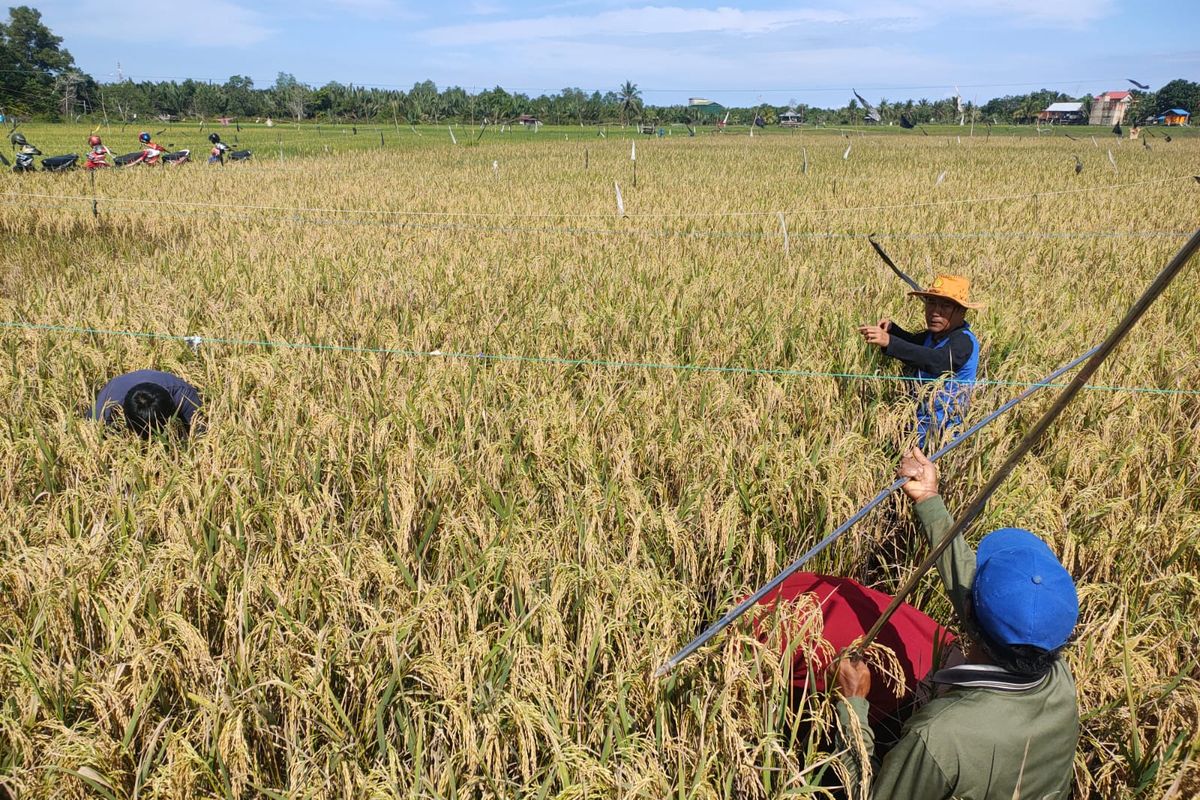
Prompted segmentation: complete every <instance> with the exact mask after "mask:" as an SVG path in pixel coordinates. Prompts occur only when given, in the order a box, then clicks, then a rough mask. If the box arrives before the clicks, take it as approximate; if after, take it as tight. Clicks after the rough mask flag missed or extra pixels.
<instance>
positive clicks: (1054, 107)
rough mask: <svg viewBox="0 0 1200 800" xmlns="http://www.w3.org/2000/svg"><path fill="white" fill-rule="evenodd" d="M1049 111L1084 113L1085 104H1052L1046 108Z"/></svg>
mask: <svg viewBox="0 0 1200 800" xmlns="http://www.w3.org/2000/svg"><path fill="white" fill-rule="evenodd" d="M1046 110H1047V111H1082V110H1083V103H1051V104H1050V105H1048V106H1046Z"/></svg>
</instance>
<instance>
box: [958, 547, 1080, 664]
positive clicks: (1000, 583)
mask: <svg viewBox="0 0 1200 800" xmlns="http://www.w3.org/2000/svg"><path fill="white" fill-rule="evenodd" d="M971 594H972V599H973V601H974V606H975V608H974V611H975V619H976V621H977V622H978V623H979V627H980V629H981V630H982V632H983V633H984V634H985V635H986V636H987V637H988V638H989V639H991V640H992V641H995V642H998V643H1000V644H1003V645H1008V646H1010V647H1011V646H1014V645H1032V646H1033V647H1039V648H1041V649H1042V650H1056V649H1058V648H1059V647H1062V646H1063V645H1064V644H1066V643H1067V640H1068V639H1070V638H1071V632H1072V631H1073V630H1075V623H1076V622H1078V621H1079V597H1078V595H1077V594H1076V593H1075V582H1074V581H1073V580H1071V575H1070V573H1068V572H1067V570H1066V568H1065V567H1063V565H1062V564H1061V563H1060V562H1059V560H1058V558H1056V557H1055V555H1054V553H1052V552H1051V551H1050V548H1049V547H1047V546H1046V543H1045V542H1043V541H1042V540H1041V539H1039V538H1038V537H1036V536H1034V535H1033V534H1032V533H1030V532H1029V531H1027V530H1024V529H1022V528H1000V529H999V530H995V531H992V532H991V533H989V534H988V535H987V536H985V537H983V541H981V542H980V543H979V551H978V554H977V555H976V559H975V582H974V584H973V585H972V587H971Z"/></svg>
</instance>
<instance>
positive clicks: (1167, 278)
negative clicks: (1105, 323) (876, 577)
mask: <svg viewBox="0 0 1200 800" xmlns="http://www.w3.org/2000/svg"><path fill="white" fill-rule="evenodd" d="M1198 249H1200V230H1197V231H1196V232H1195V233H1193V234H1192V237H1191V238H1190V239H1188V240H1187V243H1186V244H1184V246H1183V248H1182V249H1181V250H1180V251H1179V252H1178V253H1176V254H1175V257H1174V258H1172V259H1171V261H1170V262H1169V263H1168V264H1167V266H1166V267H1164V268H1163V271H1162V272H1160V273H1159V274H1158V277H1156V278H1155V279H1154V281H1153V282H1152V283H1151V284H1150V286H1149V287H1147V288H1146V291H1145V292H1143V293H1142V296H1141V297H1139V298H1138V299H1137V302H1135V303H1134V304H1133V305H1132V306H1131V307H1130V308H1129V311H1127V312H1126V313H1125V317H1124V318H1123V319H1122V320H1121V321H1120V322H1119V323H1117V327H1115V328H1113V330H1112V332H1111V333H1109V334H1108V338H1106V339H1105V340H1104V341H1103V342H1102V343H1101V344H1100V345H1099V346H1098V347H1097V348H1095V351H1094V355H1092V357H1091V358H1090V359H1089V360H1088V362H1087V363H1086V364H1084V365H1083V369H1081V370H1080V371H1079V372H1078V373H1077V374H1076V375H1075V377H1074V378H1073V379H1072V380H1071V383H1070V384H1068V385H1067V388H1066V389H1064V390H1063V393H1062V394H1060V395H1059V396H1058V399H1057V400H1055V401H1054V405H1052V406H1050V408H1049V409H1048V410H1047V411H1046V413H1045V414H1043V415H1042V418H1041V419H1039V420H1038V421H1037V423H1036V424H1035V425H1034V426H1033V428H1031V429H1030V431H1029V433H1027V434H1025V438H1023V439H1022V440H1021V441H1020V443H1019V444H1018V445H1017V447H1016V449H1014V450H1013V451H1012V453H1010V454H1009V456H1008V458H1007V459H1005V461H1004V463H1003V464H1002V465H1000V469H998V470H996V473H995V474H994V475H992V478H991V480H989V481H988V482H987V484H986V485H985V486H984V487H983V488H982V489H980V490H979V492H978V493H977V494H976V495H975V497H974V498H973V499H972V500H971V502H970V503H968V504H967V506H966V508H965V509H964V511H963V512H962V514H961V515H960V516H959V518H958V519H957V520H956V521H955V523H954V524H953V525H952V526H950V530H948V531H946V535H945V536H943V537H942V539H941V541H939V542H938V543H937V545H935V546H934V548H933V549H932V550H930V551H929V555H927V556H926V557H925V560H924V561H922V562H921V564H920V565H919V566H918V567H917V568H916V570H914V571H913V573H912V575H911V576H910V577H909V579H908V580H907V581H905V583H904V585H903V586H902V587H900V591H898V592H896V596H895V597H894V598H892V602H891V603H890V604H889V605H888V607H887V608H886V609H885V610H884V612H883V614H882V615H881V616H880V617H879V619H877V620H876V621H875V624H874V625H872V626H871V629H870V630H869V631H867V632H866V634H865V635H864V636H863V638H862V640H861V641H859V642H858V643H857V644H856V645H855V653H856V654H861V653H862V651H863V650H864V649H865V648H866V647H867V646H868V645H869V644H870V643H871V642H872V641H874V640H875V637H876V636H878V635H879V631H880V630H882V629H883V626H884V625H886V624H887V621H888V620H889V619H891V617H892V614H894V613H896V609H897V608H899V607H900V604H901V603H903V602H904V600H905V598H906V597H908V595H909V594H911V593H912V591H913V589H915V588H916V586H917V583H919V582H920V580H921V578H922V577H923V576H924V575H925V573H926V572H928V571H929V569H930V568H931V567H933V565H934V564H936V563H937V560H938V557H939V556H941V554H942V553H944V552H945V551H946V548H948V547H949V546H950V543H951V542H953V541H954V539H955V538H956V537H957V536H959V535H960V534H962V533H965V532H966V531H967V530H968V529H969V528H970V527H971V525H972V524H973V523H974V522H975V519H976V518H977V517H978V516H979V514H980V512H982V511H983V507H984V506H985V505H986V504H987V501H988V498H990V497H991V496H992V494H993V493H995V491H996V490H997V489H998V488H1000V484H1002V483H1004V481H1005V479H1006V478H1008V476H1009V475H1010V474H1011V473H1012V471H1013V469H1014V468H1015V467H1016V466H1017V462H1019V461H1020V460H1021V459H1022V458H1024V457H1025V454H1026V453H1028V452H1029V451H1030V450H1032V449H1033V447H1034V445H1036V444H1037V443H1038V440H1039V439H1041V438H1042V435H1043V434H1045V433H1046V431H1047V430H1048V429H1049V428H1050V426H1051V425H1052V424H1054V420H1056V419H1058V417H1059V415H1060V414H1062V412H1063V410H1064V409H1065V408H1066V407H1067V406H1068V405H1069V404H1070V402H1071V401H1072V400H1074V399H1075V395H1077V394H1079V392H1080V390H1081V389H1083V387H1084V385H1085V384H1087V382H1088V380H1090V379H1091V377H1092V375H1093V374H1095V372H1096V370H1097V369H1099V368H1100V365H1101V364H1103V363H1104V359H1106V358H1108V356H1109V355H1110V354H1111V353H1112V351H1113V350H1115V349H1116V347H1117V345H1119V344H1120V343H1121V340H1122V339H1124V338H1125V336H1126V335H1127V334H1128V333H1129V331H1130V330H1131V329H1132V328H1133V326H1134V325H1135V324H1137V321H1138V320H1139V319H1141V318H1142V315H1143V314H1145V313H1146V310H1147V309H1148V308H1150V306H1151V304H1152V303H1154V301H1155V300H1157V299H1158V297H1159V296H1160V295H1161V294H1162V293H1163V292H1164V291H1165V290H1166V288H1167V287H1168V286H1170V285H1171V281H1173V280H1174V279H1175V276H1176V275H1178V274H1179V273H1180V272H1181V271H1182V270H1183V268H1184V266H1186V265H1187V263H1188V261H1189V260H1191V258H1192V256H1193V255H1195V253H1196V250H1198Z"/></svg>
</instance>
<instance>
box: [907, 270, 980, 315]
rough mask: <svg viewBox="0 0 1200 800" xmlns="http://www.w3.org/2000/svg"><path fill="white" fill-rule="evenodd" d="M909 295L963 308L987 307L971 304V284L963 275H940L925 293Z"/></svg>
mask: <svg viewBox="0 0 1200 800" xmlns="http://www.w3.org/2000/svg"><path fill="white" fill-rule="evenodd" d="M908 294H909V295H910V296H911V297H938V298H941V299H943V300H949V301H951V302H953V303H958V304H959V305H960V306H962V307H963V308H983V307H984V305H985V303H972V302H971V282H970V281H969V280H967V279H966V278H964V277H963V276H961V275H938V276H937V277H936V278H934V279H933V283H932V284H930V286H929V288H928V289H926V290H925V291H923V292H909V293H908Z"/></svg>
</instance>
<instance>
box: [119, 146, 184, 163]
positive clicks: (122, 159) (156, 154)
mask: <svg viewBox="0 0 1200 800" xmlns="http://www.w3.org/2000/svg"><path fill="white" fill-rule="evenodd" d="M191 155H192V151H191V150H175V151H173V152H170V153H162V152H160V151H158V150H138V151H136V152H133V153H126V154H125V155H121V156H116V157H114V158H113V166H114V167H131V166H133V165H134V164H158V163H160V162H161V163H163V164H186V163H187V162H188V161H189V160H190V158H191Z"/></svg>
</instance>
